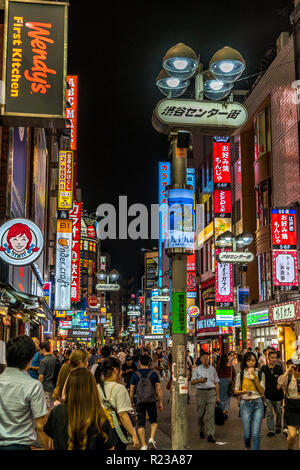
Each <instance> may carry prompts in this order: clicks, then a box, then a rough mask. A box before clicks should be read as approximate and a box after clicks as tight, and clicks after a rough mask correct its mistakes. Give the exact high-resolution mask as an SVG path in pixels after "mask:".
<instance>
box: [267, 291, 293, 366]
mask: <svg viewBox="0 0 300 470" xmlns="http://www.w3.org/2000/svg"><path fill="white" fill-rule="evenodd" d="M269 320H270V324H272V325H274V326H273V328H274V329H275V330H276V336H277V342H278V349H279V350H280V351H281V354H282V359H283V360H284V361H288V360H289V359H291V358H292V357H295V356H298V357H300V349H299V344H300V300H295V301H290V302H284V303H280V304H276V305H273V306H271V307H269Z"/></svg>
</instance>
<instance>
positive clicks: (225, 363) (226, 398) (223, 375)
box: [217, 354, 235, 418]
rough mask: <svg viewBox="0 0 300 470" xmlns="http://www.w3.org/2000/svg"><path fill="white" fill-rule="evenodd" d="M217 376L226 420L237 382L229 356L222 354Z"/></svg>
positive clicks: (221, 404)
mask: <svg viewBox="0 0 300 470" xmlns="http://www.w3.org/2000/svg"><path fill="white" fill-rule="evenodd" d="M217 374H218V377H219V379H220V382H219V387H220V407H221V409H222V410H223V412H224V414H225V416H226V418H228V413H229V407H230V398H231V395H230V393H231V390H233V389H234V386H233V383H234V382H233V381H234V380H235V370H234V367H233V366H232V365H231V364H230V363H229V360H228V356H227V354H222V355H221V357H220V360H219V362H218V366H217Z"/></svg>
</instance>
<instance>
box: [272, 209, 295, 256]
mask: <svg viewBox="0 0 300 470" xmlns="http://www.w3.org/2000/svg"><path fill="white" fill-rule="evenodd" d="M272 245H273V248H275V249H277V250H293V249H296V248H297V233H296V211H295V210H293V209H272Z"/></svg>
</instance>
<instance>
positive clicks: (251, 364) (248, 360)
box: [241, 352, 258, 369]
mask: <svg viewBox="0 0 300 470" xmlns="http://www.w3.org/2000/svg"><path fill="white" fill-rule="evenodd" d="M257 367H258V360H257V357H256V356H255V354H254V353H253V352H246V354H244V356H243V362H242V364H241V369H251V368H254V369H257Z"/></svg>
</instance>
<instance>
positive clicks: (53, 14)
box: [2, 0, 68, 118]
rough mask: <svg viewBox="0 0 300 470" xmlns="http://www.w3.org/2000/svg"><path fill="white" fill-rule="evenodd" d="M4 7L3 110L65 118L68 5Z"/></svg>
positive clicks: (13, 4)
mask: <svg viewBox="0 0 300 470" xmlns="http://www.w3.org/2000/svg"><path fill="white" fill-rule="evenodd" d="M6 5H7V7H6V8H5V35H4V41H5V42H4V45H5V47H4V69H3V81H4V82H5V101H2V103H4V104H3V105H2V114H6V115H15V116H33V117H48V118H63V117H65V104H66V65H67V19H68V16H67V14H68V13H67V10H68V4H67V3H63V2H59V3H54V2H49V1H48V2H47V1H45V2H40V1H38V0H31V1H27V0H17V1H15V0H9V1H8V2H7V4H6Z"/></svg>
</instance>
